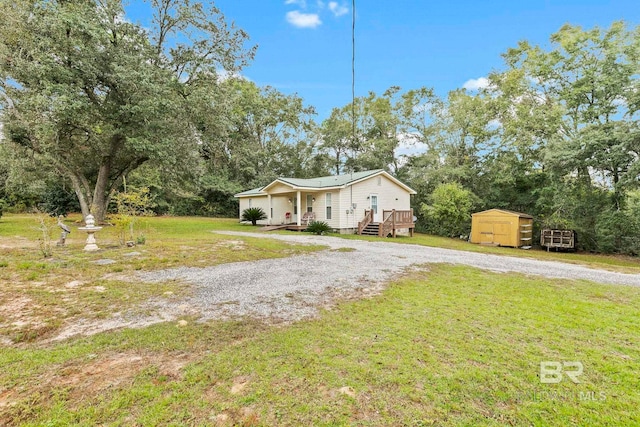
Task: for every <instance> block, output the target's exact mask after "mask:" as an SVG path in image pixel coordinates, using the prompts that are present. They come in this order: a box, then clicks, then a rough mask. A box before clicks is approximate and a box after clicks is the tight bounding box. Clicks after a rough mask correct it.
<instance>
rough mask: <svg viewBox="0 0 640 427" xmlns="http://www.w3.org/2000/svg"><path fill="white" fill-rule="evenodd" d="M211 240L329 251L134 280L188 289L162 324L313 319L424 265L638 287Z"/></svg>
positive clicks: (332, 241) (482, 257)
mask: <svg viewBox="0 0 640 427" xmlns="http://www.w3.org/2000/svg"><path fill="white" fill-rule="evenodd" d="M218 233H220V234H226V235H233V236H247V237H254V238H268V239H277V240H282V241H286V242H289V243H295V244H320V245H325V246H328V247H329V248H330V249H329V250H323V251H319V252H313V253H310V254H305V255H299V256H294V257H289V258H281V259H265V260H258V261H253V262H238V263H230V264H222V265H217V266H215V267H205V268H186V267H184V268H175V269H169V270H162V271H154V272H147V273H141V274H140V278H141V279H142V280H145V281H164V280H171V279H180V280H183V281H185V282H187V283H190V284H192V285H193V287H194V292H193V296H192V297H190V298H189V299H188V300H187V301H182V302H180V303H179V304H173V305H168V306H167V304H166V303H162V310H163V313H164V317H167V316H169V317H174V316H179V315H181V314H197V315H199V316H202V318H203V319H211V318H229V317H237V316H253V317H259V318H269V319H272V320H274V319H279V320H283V321H292V320H297V319H300V318H305V317H309V316H312V315H314V314H315V313H316V311H317V307H318V306H322V305H325V304H329V303H330V302H331V301H333V300H335V298H337V297H346V296H349V297H354V296H355V297H358V296H361V295H367V294H372V293H376V292H378V291H379V290H380V289H382V288H383V287H384V284H385V283H386V282H388V281H389V280H391V279H393V278H394V277H397V275H398V274H400V273H402V272H404V271H406V270H407V268H411V267H412V266H419V265H420V264H426V263H451V264H464V265H469V266H472V267H477V268H481V269H485V270H492V271H499V272H518V273H524V274H532V275H539V276H544V277H550V278H563V279H587V280H591V281H594V282H600V283H608V284H622V285H631V286H640V275H639V274H623V273H614V272H609V271H603V270H595V269H591V268H587V267H581V266H579V265H574V264H565V263H561V262H552V261H538V260H534V259H527V258H516V257H509V256H499V255H488V254H480V253H473V252H464V251H456V250H449V249H440V248H431V247H425V246H418V245H411V244H400V243H392V242H390V241H388V240H387V241H380V242H370V241H360V240H347V239H340V238H337V237H326V236H313V235H308V234H295V235H293V234H292V235H282V234H266V233H243V232H218Z"/></svg>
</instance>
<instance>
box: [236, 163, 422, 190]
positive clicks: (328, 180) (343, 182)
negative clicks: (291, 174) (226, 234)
mask: <svg viewBox="0 0 640 427" xmlns="http://www.w3.org/2000/svg"><path fill="white" fill-rule="evenodd" d="M380 174H384V175H386V176H387V177H388V178H389V179H391V180H392V181H394V182H395V183H396V184H398V185H399V186H401V187H402V188H404V189H406V190H407V191H408V192H409V193H411V194H416V191H415V190H413V189H412V188H411V187H409V186H407V185H406V184H404V183H402V182H401V181H399V180H398V179H397V178H394V177H393V176H392V175H390V174H388V173H387V172H385V171H384V169H374V170H369V171H362V172H353V173H348V174H344V175H329V176H321V177H317V178H277V179H276V180H275V181H272V182H271V183H269V184H268V185H266V186H264V187H260V188H254V189H252V190H247V191H243V192H242V193H238V194H236V195H235V197H250V196H266V194H267V191H265V190H267V189H268V188H269V187H271V186H273V185H275V184H278V183H281V184H285V185H290V186H291V187H292V189H301V188H309V189H315V190H318V189H325V188H343V187H346V186H348V185H350V184H354V183H356V182H358V181H362V180H364V179H367V178H369V177H372V176H375V175H380Z"/></svg>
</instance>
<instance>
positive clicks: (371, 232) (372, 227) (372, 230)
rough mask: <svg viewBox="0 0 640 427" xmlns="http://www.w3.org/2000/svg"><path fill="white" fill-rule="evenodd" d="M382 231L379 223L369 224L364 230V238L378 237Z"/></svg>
mask: <svg viewBox="0 0 640 427" xmlns="http://www.w3.org/2000/svg"><path fill="white" fill-rule="evenodd" d="M379 231H380V224H379V223H377V222H372V223H370V224H368V225H367V226H366V227H365V228H364V229H363V230H362V233H361V234H362V235H363V236H377V235H378V233H379Z"/></svg>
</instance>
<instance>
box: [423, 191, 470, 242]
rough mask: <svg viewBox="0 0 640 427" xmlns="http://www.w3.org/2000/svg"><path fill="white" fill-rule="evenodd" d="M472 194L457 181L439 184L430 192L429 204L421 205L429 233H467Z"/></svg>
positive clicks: (453, 235) (450, 235)
mask: <svg viewBox="0 0 640 427" xmlns="http://www.w3.org/2000/svg"><path fill="white" fill-rule="evenodd" d="M474 198H475V196H474V194H473V193H471V192H470V191H469V190H466V189H464V188H463V187H462V186H461V185H460V184H458V183H455V182H454V183H449V184H441V185H439V186H438V187H436V189H435V190H434V191H433V193H432V194H431V204H430V205H427V204H423V205H422V214H423V215H424V216H425V217H426V219H427V221H429V224H428V226H427V227H428V230H429V231H430V232H431V233H434V234H439V235H441V236H447V237H457V236H460V235H466V234H469V230H470V228H471V208H472V206H473V201H474Z"/></svg>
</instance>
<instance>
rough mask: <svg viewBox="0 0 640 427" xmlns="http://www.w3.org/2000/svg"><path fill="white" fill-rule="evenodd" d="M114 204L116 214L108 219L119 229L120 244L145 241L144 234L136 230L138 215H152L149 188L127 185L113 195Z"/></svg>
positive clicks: (138, 220) (138, 223)
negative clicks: (123, 189) (126, 187)
mask: <svg viewBox="0 0 640 427" xmlns="http://www.w3.org/2000/svg"><path fill="white" fill-rule="evenodd" d="M113 201H114V203H115V205H116V212H117V213H116V214H115V215H112V216H111V217H110V219H111V220H112V221H113V223H114V225H115V226H116V228H117V229H118V231H119V236H120V244H125V243H127V242H137V243H139V244H144V243H146V240H147V239H146V237H145V235H144V234H142V233H141V232H140V230H137V229H138V228H139V226H140V217H144V216H149V215H153V211H152V210H151V199H150V197H149V189H148V188H141V189H135V188H132V187H129V188H128V189H127V191H126V192H122V193H116V194H115V195H114V196H113Z"/></svg>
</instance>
